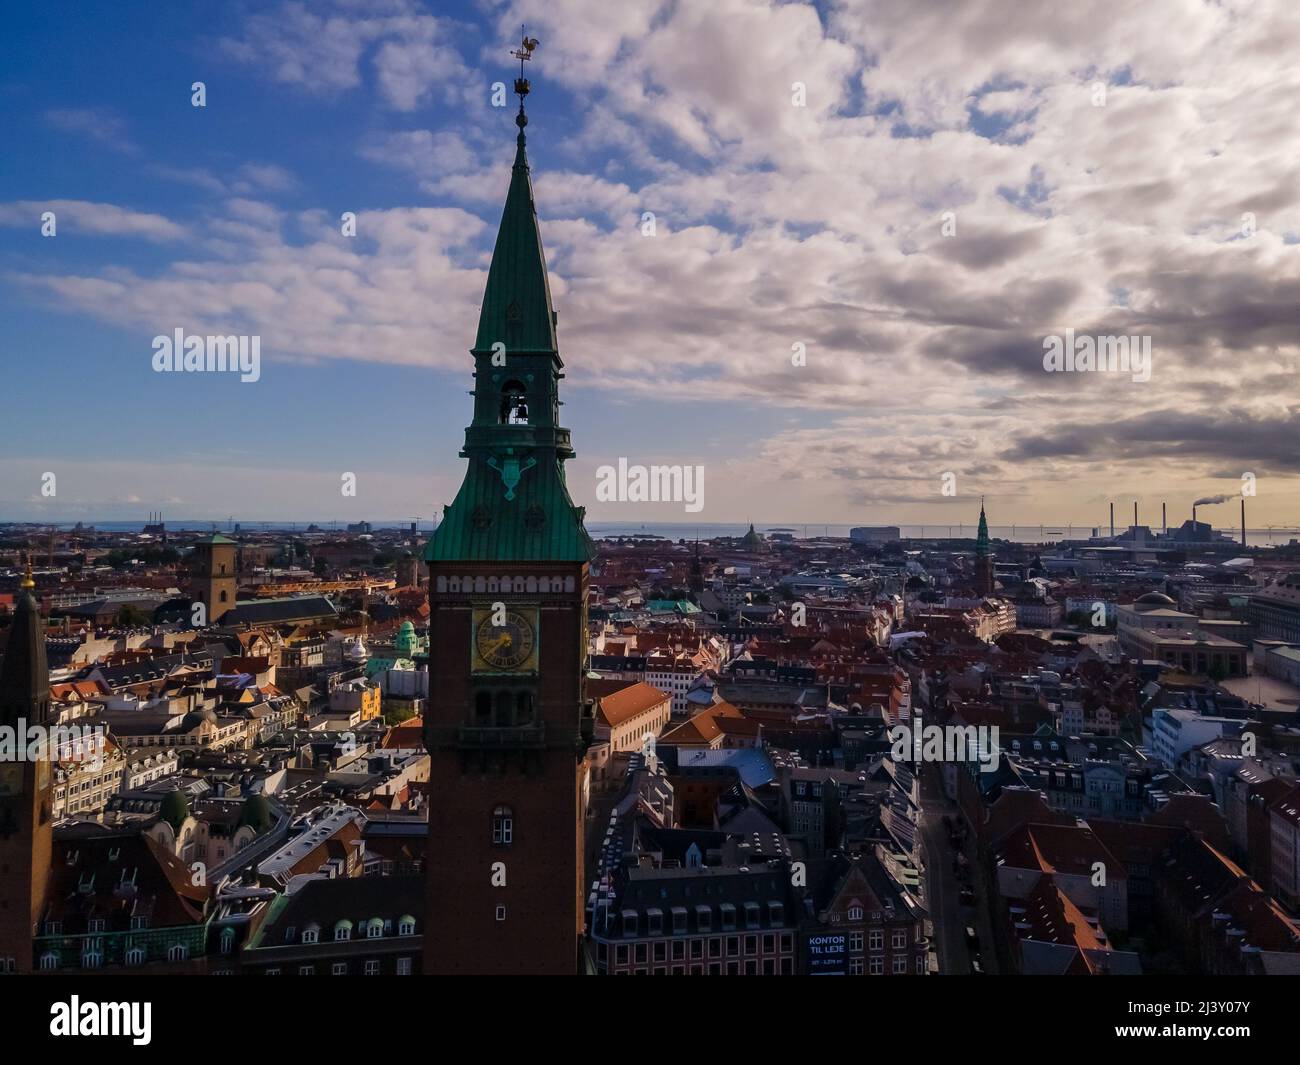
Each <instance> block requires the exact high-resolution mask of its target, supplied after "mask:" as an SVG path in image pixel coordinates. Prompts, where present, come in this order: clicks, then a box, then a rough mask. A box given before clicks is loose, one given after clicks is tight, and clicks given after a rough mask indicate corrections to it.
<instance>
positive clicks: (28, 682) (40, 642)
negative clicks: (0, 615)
mask: <svg viewBox="0 0 1300 1065" xmlns="http://www.w3.org/2000/svg"><path fill="white" fill-rule="evenodd" d="M35 588H36V582H35V581H34V580H33V579H32V561H31V557H30V556H28V559H27V570H26V573H25V574H24V575H23V578H22V580H20V581H19V583H18V594H17V595H16V596H15V597H14V613H13V620H12V621H11V622H10V623H9V639H8V642H7V643H6V644H5V652H4V662H3V664H0V725H9V726H14V725H16V724H17V723H18V721H19V720H23V721H26V722H27V723H28V724H38V725H43V724H45V722H46V720H47V719H48V717H49V712H50V671H49V667H48V666H47V664H46V660H45V622H44V621H42V620H41V608H40V606H39V605H37V602H36V599H35V597H34V596H33V592H34V590H35Z"/></svg>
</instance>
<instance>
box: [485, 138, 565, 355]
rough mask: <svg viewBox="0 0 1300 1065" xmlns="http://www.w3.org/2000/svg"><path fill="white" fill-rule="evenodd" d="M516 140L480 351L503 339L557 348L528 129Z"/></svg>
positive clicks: (524, 347)
mask: <svg viewBox="0 0 1300 1065" xmlns="http://www.w3.org/2000/svg"><path fill="white" fill-rule="evenodd" d="M516 143H517V145H518V149H517V150H516V152H515V165H514V169H513V170H512V171H511V173H510V191H509V192H508V193H507V194H506V208H505V210H504V211H503V212H502V214H501V228H500V229H499V230H498V231H497V243H496V247H495V248H494V249H493V251H492V266H491V268H490V269H489V270H488V280H487V290H486V291H485V292H484V293H483V309H482V311H481V312H480V314H479V320H478V340H477V341H476V342H475V344H474V350H475V351H491V350H492V345H493V344H496V343H498V342H500V343H502V344H505V346H506V352H507V354H510V353H513V352H524V351H532V352H539V351H555V350H556V345H555V315H554V312H553V311H552V310H551V288H550V284H549V283H548V281H547V277H546V255H545V253H543V251H542V235H541V232H540V230H539V229H538V227H537V210H536V208H535V207H534V204H533V182H532V178H531V177H529V174H528V157H527V155H526V154H525V153H524V134H523V130H522V129H521V130H520V132H519V137H518V139H517V141H516Z"/></svg>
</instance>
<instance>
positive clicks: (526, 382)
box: [424, 41, 591, 562]
mask: <svg viewBox="0 0 1300 1065" xmlns="http://www.w3.org/2000/svg"><path fill="white" fill-rule="evenodd" d="M534 43H535V42H534ZM525 46H527V41H526V42H525ZM516 54H518V53H516ZM521 67H522V63H521ZM521 75H522V70H521ZM528 91H529V84H528V81H527V79H526V78H524V77H522V76H521V77H519V78H518V79H516V81H515V92H516V93H518V94H519V114H518V115H517V116H516V118H515V124H516V125H517V126H518V127H519V136H518V138H517V140H516V144H517V145H518V147H517V149H516V152H515V163H514V169H513V170H512V172H511V176H510V190H509V192H507V194H506V206H505V210H504V211H503V212H502V214H501V227H500V229H499V230H498V232H497V241H496V247H495V250H494V251H493V253H492V265H491V267H490V269H489V270H488V280H487V288H486V290H485V292H484V294H483V308H482V312H481V314H480V316H479V325H478V337H477V339H476V341H475V344H474V347H473V349H471V354H472V355H473V356H474V393H473V394H474V418H473V421H472V423H471V424H470V426H469V428H467V429H466V430H465V447H464V448H463V449H462V451H461V457H462V458H466V459H468V460H469V466H468V468H467V469H466V471H465V480H464V482H463V483H462V484H461V486H460V491H459V492H458V493H457V494H456V499H455V501H454V502H452V504H451V505H450V506H448V507H447V508H446V509H445V512H444V515H443V520H442V522H441V523H440V524H439V526H438V528H437V529H436V530H435V532H434V533H433V535H432V536H431V537H430V538H429V541H428V543H427V544H426V545H425V549H424V558H425V560H426V561H428V562H447V561H502V562H509V561H519V562H523V561H541V560H553V561H587V560H588V559H589V558H590V557H591V542H590V540H588V538H587V533H586V531H585V530H584V529H583V526H582V517H583V511H582V510H581V509H580V508H578V507H575V506H574V505H573V501H572V499H570V498H569V491H568V488H567V487H566V486H565V482H564V462H565V460H566V459H570V458H572V457H573V448H572V446H571V445H570V442H569V430H568V429H565V428H563V427H561V426H560V424H559V417H560V398H559V382H560V379H561V378H562V377H563V376H564V375H563V374H562V373H561V372H560V371H561V370H562V369H563V366H564V363H563V362H562V361H561V359H560V353H559V347H558V345H557V343H556V338H555V313H554V311H553V310H552V309H551V289H550V284H549V282H548V281H547V274H546V256H545V254H544V253H543V251H542V238H541V232H540V230H539V228H538V224H537V210H536V207H535V205H534V203H533V185H532V180H531V178H530V177H529V170H528V157H527V155H526V153H525V150H524V127H525V126H526V125H528V116H527V115H526V114H525V113H524V97H525V96H526V95H527V94H528Z"/></svg>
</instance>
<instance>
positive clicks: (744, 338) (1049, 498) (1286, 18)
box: [0, 0, 1300, 523]
mask: <svg viewBox="0 0 1300 1065" xmlns="http://www.w3.org/2000/svg"><path fill="white" fill-rule="evenodd" d="M1014 7H1015V5H1006V4H1000V3H996V2H994V0H980V2H972V3H971V4H969V5H963V8H962V15H961V17H960V18H954V17H953V15H952V12H951V10H950V9H948V8H947V7H946V5H944V4H942V3H938V2H934V3H929V2H927V3H917V4H914V5H900V4H877V3H872V2H868V0H863V2H852V3H830V4H827V5H822V6H817V7H814V6H809V5H803V4H767V3H760V2H758V0H723V2H720V3H718V4H708V5H689V4H668V3H654V2H648V0H635V2H629V3H628V4H626V5H609V4H607V3H606V4H599V3H594V2H590V0H562V2H554V3H544V4H543V3H530V2H524V3H497V4H482V5H476V4H441V3H440V4H437V5H427V4H422V3H419V2H416V0H375V2H371V3H364V4H363V3H360V2H352V0H329V2H322V3H317V4H310V5H303V4H294V3H258V4H238V3H237V4H229V5H210V4H185V3H179V4H168V5H153V4H137V3H120V4H116V3H115V4H106V3H102V4H72V3H52V4H24V5H21V6H20V7H19V8H18V9H17V10H14V11H12V12H9V13H8V14H7V32H6V34H5V36H4V38H3V39H2V40H0V57H2V58H3V62H2V63H0V71H2V73H0V105H2V106H0V116H2V117H0V122H3V123H4V125H5V127H7V128H5V129H4V135H5V137H6V143H7V144H9V145H11V146H17V150H12V151H10V152H8V153H6V165H5V166H4V168H3V169H0V318H2V320H3V325H2V326H0V344H2V345H3V350H4V353H5V357H4V367H5V371H4V372H5V378H6V384H7V388H6V393H7V398H8V400H9V402H8V404H7V409H6V431H5V435H6V438H7V443H6V447H5V449H4V454H3V456H0V518H6V519H28V518H33V519H41V518H50V519H55V520H78V519H94V518H101V519H107V518H132V517H135V516H137V515H138V514H141V513H143V512H145V511H147V510H156V509H162V510H164V511H165V512H168V513H170V514H172V515H174V516H175V518H176V519H177V520H183V519H184V518H195V519H198V518H207V517H220V516H222V515H225V514H228V513H235V514H237V515H243V516H245V517H247V518H249V519H253V518H275V519H303V518H326V519H328V518H333V517H337V518H339V519H340V520H343V519H345V518H346V519H349V520H355V519H357V518H362V517H371V518H375V517H381V516H384V517H388V516H393V517H396V516H401V515H403V514H410V515H415V514H419V515H422V516H426V517H427V516H430V515H432V514H433V513H434V509H433V508H434V507H435V506H437V505H438V504H440V503H441V502H445V501H447V500H448V499H449V498H450V495H451V493H452V492H453V491H454V489H455V486H456V484H457V483H458V480H459V474H460V463H459V460H458V459H456V457H455V456H456V451H457V449H458V447H459V445H460V440H461V433H462V430H463V427H464V425H465V423H466V421H467V420H468V416H469V397H468V396H467V395H466V390H467V389H468V388H469V386H470V378H469V358H468V355H467V353H466V349H467V348H468V346H469V344H470V343H471V342H472V339H473V334H474V328H475V324H476V305H477V301H478V297H479V295H480V294H481V289H482V282H483V277H484V272H485V270H486V265H487V259H488V256H489V255H490V250H491V241H492V238H493V236H494V232H495V226H496V223H497V219H498V216H499V212H500V205H501V201H502V197H503V195H504V190H505V185H506V182H507V180H508V167H509V161H510V157H511V154H512V152H513V134H514V132H515V130H514V126H513V123H512V115H513V106H510V105H513V103H514V98H513V97H510V100H509V104H510V105H508V106H507V107H506V108H504V109H501V108H494V107H493V106H491V93H492V85H493V83H494V82H497V81H504V82H506V83H507V84H509V83H510V81H511V79H512V78H513V76H514V73H515V69H514V65H513V62H512V61H511V60H510V59H509V56H508V54H507V53H508V51H509V49H510V48H512V47H514V46H515V44H516V42H517V39H518V26H519V24H520V22H523V21H526V22H527V23H528V26H529V31H530V33H533V34H535V35H536V36H538V37H539V38H540V39H541V42H542V43H541V46H540V47H539V49H538V51H537V53H536V60H535V62H534V63H533V64H532V66H531V69H530V71H529V73H530V75H531V76H532V78H533V81H534V93H533V95H532V96H531V97H530V100H529V113H530V118H531V124H530V126H529V130H528V132H529V155H530V159H531V162H532V165H533V172H534V178H535V182H536V187H537V197H538V208H539V212H540V215H541V217H542V226H543V237H544V240H545V241H546V244H547V251H548V257H549V259H550V262H551V268H552V286H553V293H554V296H555V304H556V307H557V309H558V311H559V314H560V343H561V348H562V351H563V354H564V356H565V359H566V362H567V363H568V370H569V377H568V380H567V381H566V383H565V384H566V392H565V399H566V400H567V405H566V407H565V415H566V420H567V423H568V424H569V425H570V427H571V428H572V429H573V431H574V440H575V445H576V446H577V448H578V451H579V458H578V460H577V461H576V462H575V463H574V464H573V466H572V467H571V470H570V483H571V486H572V489H573V494H574V496H575V498H576V500H577V501H578V502H579V503H583V504H586V505H588V506H589V507H590V508H591V510H592V513H593V516H594V517H597V518H603V519H605V520H646V521H654V520H660V521H678V520H680V519H681V513H680V510H681V508H680V507H674V506H673V505H671V504H646V505H640V504H630V503H625V504H617V503H615V504H598V503H597V502H596V501H595V493H594V486H595V468H596V466H597V465H599V464H603V463H614V462H616V461H617V459H618V458H619V457H620V456H626V457H628V458H629V460H630V461H632V462H645V463H651V462H681V463H689V464H698V465H703V466H704V467H705V469H706V472H707V474H708V476H707V478H706V506H705V511H704V513H703V514H702V515H701V520H704V521H738V520H745V519H746V518H749V517H755V518H757V519H759V520H763V521H771V522H791V523H794V522H802V521H811V522H816V521H831V522H835V521H863V522H871V521H904V520H910V521H917V522H919V521H932V522H942V521H958V520H965V518H966V517H967V513H966V512H967V511H969V510H970V509H971V508H972V506H974V507H975V508H976V509H977V506H978V504H977V503H976V502H975V500H976V499H977V497H978V496H980V495H986V496H988V497H989V499H990V509H991V512H994V513H996V515H997V517H996V520H998V521H999V522H1002V521H1005V522H1006V523H1010V522H1012V521H1020V522H1030V521H1040V520H1041V521H1062V522H1064V521H1067V520H1073V521H1075V522H1077V523H1086V522H1092V523H1096V522H1097V521H1099V520H1100V519H1101V517H1102V515H1103V513H1104V508H1105V502H1106V501H1107V500H1108V499H1109V498H1112V497H1113V498H1116V499H1118V500H1120V501H1121V504H1122V505H1123V504H1124V502H1125V501H1126V500H1127V501H1128V502H1127V505H1130V506H1131V500H1132V499H1133V498H1141V499H1143V500H1144V501H1147V503H1148V512H1153V511H1154V509H1158V504H1157V503H1156V500H1158V499H1159V498H1162V497H1163V498H1168V499H1170V500H1173V501H1175V503H1174V504H1173V505H1175V506H1177V505H1181V503H1179V502H1177V501H1180V500H1181V499H1182V496H1184V495H1186V496H1188V497H1189V498H1190V497H1191V496H1193V495H1201V494H1211V493H1221V492H1225V491H1231V490H1232V489H1233V487H1234V484H1236V483H1237V482H1238V481H1239V479H1240V477H1241V474H1242V473H1243V472H1246V471H1251V472H1254V473H1256V474H1257V476H1258V477H1259V483H1260V484H1261V485H1264V486H1267V489H1268V490H1267V491H1262V490H1261V498H1260V501H1259V511H1258V513H1259V514H1260V520H1261V521H1264V520H1273V521H1277V522H1279V523H1280V522H1283V521H1288V520H1292V515H1294V514H1295V513H1296V503H1297V500H1298V499H1300V496H1298V495H1297V492H1296V487H1295V483H1296V482H1295V475H1296V473H1297V472H1298V470H1297V467H1298V466H1300V460H1297V459H1295V458H1294V457H1288V453H1287V450H1286V449H1285V448H1284V447H1281V446H1279V445H1278V443H1277V441H1278V440H1279V439H1281V438H1282V437H1283V436H1284V435H1285V434H1286V433H1287V432H1288V431H1293V430H1294V428H1295V426H1294V419H1295V411H1296V408H1297V405H1300V401H1298V400H1297V396H1296V390H1295V388H1294V384H1293V382H1294V380H1295V377H1294V370H1295V369H1296V359H1297V348H1296V337H1297V335H1300V329H1298V328H1297V320H1296V318H1295V314H1294V310H1293V309H1292V310H1288V309H1287V308H1288V307H1292V308H1293V306H1294V304H1295V302H1296V301H1295V299H1294V295H1295V293H1296V291H1297V288H1298V286H1300V283H1298V282H1297V277H1300V267H1297V264H1296V255H1297V249H1296V247H1295V245H1294V244H1293V243H1288V242H1289V241H1292V240H1294V235H1295V233H1296V232H1297V231H1300V221H1298V215H1297V202H1296V194H1295V190H1294V188H1293V187H1291V185H1293V181H1292V182H1291V183H1290V185H1289V184H1288V179H1287V174H1288V173H1289V168H1288V165H1287V163H1286V159H1287V158H1293V157H1294V156H1293V154H1292V155H1290V156H1288V154H1287V153H1286V152H1285V151H1283V150H1281V148H1280V147H1279V144H1278V138H1279V137H1281V138H1282V139H1283V140H1284V141H1285V139H1286V138H1287V137H1290V138H1294V136H1295V135H1294V132H1291V131H1289V126H1288V125H1284V124H1283V116H1284V115H1285V114H1286V113H1287V112H1286V107H1287V101H1288V100H1291V101H1293V100H1294V89H1295V88H1296V85H1295V82H1296V74H1295V73H1294V71H1291V70H1290V69H1289V68H1288V67H1287V65H1286V64H1285V62H1284V56H1283V55H1282V54H1281V53H1278V54H1276V55H1274V54H1273V53H1268V54H1264V55H1261V54H1260V49H1259V41H1260V40H1261V39H1265V38H1267V39H1270V40H1275V41H1278V40H1280V41H1286V40H1291V39H1294V38H1295V36H1296V19H1295V17H1294V13H1288V9H1287V7H1286V5H1276V6H1274V5H1268V4H1264V5H1256V6H1255V7H1254V8H1249V7H1247V6H1243V5H1239V4H1236V3H1230V4H1226V5H1222V6H1221V7H1219V8H1216V9H1213V10H1211V9H1209V8H1208V7H1207V6H1206V5H1198V4H1190V3H1181V2H1176V0H1167V2H1165V3H1162V4H1155V5H1145V8H1146V10H1144V9H1143V5H1136V6H1130V5H1121V7H1122V13H1121V14H1119V15H1117V17H1116V18H1114V19H1112V20H1110V21H1109V22H1108V23H1107V25H1105V26H1096V25H1093V23H1094V22H1097V21H1101V20H1096V19H1092V20H1088V19H1083V18H1082V16H1080V15H1077V14H1074V13H1071V12H1068V11H1061V12H1038V13H1036V14H1034V15H1033V16H1032V17H1031V18H1027V19H1022V20H1020V21H1019V22H1015V21H1014V16H1013V8H1014ZM1151 8H1156V9H1160V10H1156V11H1152V10H1150V9H1151ZM904 9H906V10H904ZM1008 27H1014V28H1008ZM1171 27H1172V28H1173V29H1177V30H1178V31H1179V33H1180V34H1181V37H1180V40H1181V46H1180V49H1181V50H1175V49H1173V48H1171V47H1170V46H1169V45H1168V44H1167V42H1166V37H1167V36H1168V33H1167V31H1168V29H1169V28H1171ZM195 81H202V82H204V83H205V86H206V92H207V106H206V107H203V108H195V107H193V106H191V99H190V97H191V89H190V86H191V84H192V83H193V82H195ZM796 82H798V83H799V84H802V85H804V86H805V89H806V95H807V103H806V104H805V105H803V106H794V105H793V103H792V99H791V89H792V87H793V86H794V84H795V83H796ZM1098 83H1100V84H1102V85H1104V86H1106V88H1107V91H1108V93H1109V97H1108V100H1107V102H1106V105H1105V107H1103V108H1098V107H1096V106H1093V104H1092V103H1091V102H1090V101H1089V94H1090V93H1091V92H1092V91H1093V89H1094V87H1095V85H1096V84H1098ZM1274 118H1276V119H1277V121H1276V123H1275V122H1274V121H1273V119H1274ZM1284 131H1286V132H1284ZM1290 144H1291V147H1292V148H1294V147H1295V144H1294V140H1291V142H1290ZM50 208H54V209H55V211H56V215H57V217H58V235H57V236H55V237H53V238H49V237H43V236H41V234H40V214H41V212H42V211H43V210H46V209H50ZM1252 208H1253V209H1254V210H1253V211H1252V213H1253V214H1255V215H1257V216H1258V230H1257V231H1256V232H1254V233H1253V234H1252V237H1251V240H1250V241H1243V240H1241V239H1240V234H1239V233H1238V232H1237V230H1238V228H1239V225H1240V219H1241V217H1242V216H1243V214H1244V212H1245V211H1246V210H1249V209H1252ZM945 210H951V211H953V212H955V217H956V218H957V219H958V227H957V234H956V237H955V239H954V240H952V241H949V242H945V241H944V240H943V238H942V237H941V236H940V226H941V224H942V213H943V212H944V211H945ZM343 211H355V212H357V213H358V215H359V232H358V235H357V237H356V238H351V239H349V238H345V237H343V236H342V235H341V234H340V233H339V224H338V219H339V215H340V214H341V212H343ZM645 211H653V212H655V214H656V224H657V231H656V233H655V235H654V236H653V237H652V238H647V237H645V236H644V235H643V232H642V229H641V220H642V217H643V213H644V212H645ZM1117 294H1122V295H1117ZM1121 300H1122V302H1120V301H1121ZM1207 321H1208V322H1210V323H1211V324H1210V326H1209V327H1208V328H1207V327H1206V325H1205V323H1206V322H1207ZM176 326H182V327H185V328H187V329H188V330H190V331H191V332H222V333H230V332H250V333H257V334H258V335H260V336H261V337H262V345H263V362H262V377H261V380H260V381H258V382H257V383H255V384H241V383H240V382H238V381H237V380H236V379H234V378H233V377H231V378H226V379H223V378H216V377H214V376H212V375H204V374H189V375H186V374H155V373H153V372H152V370H151V368H150V357H151V353H152V351H151V346H150V342H151V340H152V338H153V337H154V336H155V335H157V334H159V333H170V332H171V330H172V329H174V328H175V327H176ZM1065 327H1071V328H1076V329H1077V330H1078V331H1080V332H1086V331H1090V330H1091V331H1092V332H1096V333H1103V332H1104V333H1121V332H1122V333H1134V334H1137V333H1142V332H1149V333H1154V334H1155V340H1156V345H1155V347H1156V351H1157V360H1158V361H1157V363H1156V372H1155V373H1153V381H1152V382H1151V383H1148V384H1147V385H1145V386H1139V385H1136V384H1134V383H1133V382H1131V381H1127V380H1125V381H1119V380H1114V379H1104V380H1103V379H1101V378H1100V377H1098V378H1097V379H1088V380H1083V379H1080V378H1078V377H1077V376H1075V377H1073V378H1071V379H1068V380H1062V379H1061V377H1062V376H1064V375H1059V376H1055V377H1053V376H1048V375H1045V374H1044V373H1043V371H1042V367H1041V365H1040V358H1041V351H1042V349H1041V347H1040V346H1039V345H1040V341H1041V337H1042V336H1043V335H1045V334H1047V333H1050V332H1053V331H1055V330H1058V329H1061V328H1065ZM795 342H802V343H804V344H806V346H807V349H808V351H809V358H808V364H807V365H806V366H794V365H791V360H790V355H789V353H790V350H791V345H792V344H793V343H795ZM47 471H50V472H54V473H56V474H57V476H58V493H57V495H56V496H55V497H54V498H53V499H50V498H47V497H42V495H41V494H40V478H41V474H42V473H44V472H47ZM344 471H351V472H356V473H357V474H358V477H359V491H358V496H357V498H356V499H346V500H345V499H343V498H342V497H341V496H340V493H339V491H338V483H339V478H340V474H341V473H342V472H344ZM945 472H953V473H954V474H955V475H956V478H957V484H958V492H957V495H956V496H955V497H952V496H946V495H943V494H941V492H940V485H941V477H942V474H943V473H945Z"/></svg>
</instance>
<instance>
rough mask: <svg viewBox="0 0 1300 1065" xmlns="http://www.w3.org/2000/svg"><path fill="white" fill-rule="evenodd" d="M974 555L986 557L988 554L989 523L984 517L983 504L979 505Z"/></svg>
mask: <svg viewBox="0 0 1300 1065" xmlns="http://www.w3.org/2000/svg"><path fill="white" fill-rule="evenodd" d="M975 553H976V554H977V555H987V554H988V553H989V522H988V519H987V518H986V517H984V504H983V503H981V504H980V527H979V531H978V532H977V533H976V534H975Z"/></svg>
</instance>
